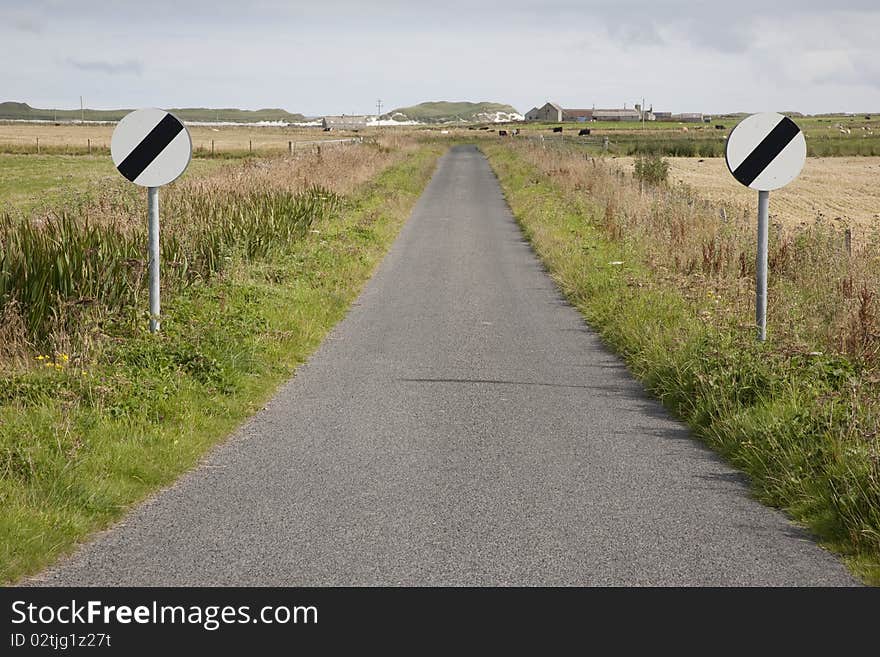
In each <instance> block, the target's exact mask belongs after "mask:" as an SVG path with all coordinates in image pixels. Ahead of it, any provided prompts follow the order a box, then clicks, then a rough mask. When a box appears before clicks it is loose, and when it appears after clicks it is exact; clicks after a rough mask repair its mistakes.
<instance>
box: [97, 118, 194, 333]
mask: <svg viewBox="0 0 880 657" xmlns="http://www.w3.org/2000/svg"><path fill="white" fill-rule="evenodd" d="M110 154H111V155H112V157H113V163H114V164H115V165H116V168H117V169H119V173H121V174H122V175H123V176H125V177H126V178H127V179H128V180H130V181H131V182H133V183H134V184H135V185H140V186H141V187H146V188H147V216H148V233H147V234H148V241H149V245H148V252H149V278H150V332H151V333H155V332H157V331H158V330H159V315H160V303H159V255H160V253H159V251H160V248H159V247H160V244H159V187H161V186H162V185H167V184H168V183H170V182H172V181H174V180H176V179H177V178H178V177H179V176H180V175H181V174H182V173H183V172H184V171H185V170H186V167H187V166H189V161H190V159H191V158H192V139H191V138H190V136H189V132H188V131H187V129H186V128H185V127H184V125H183V123H181V122H180V121H179V120H178V119H177V117H175V116H174V115H172V114H170V113H168V112H166V111H165V110H160V109H155V108H149V109H140V110H135V111H134V112H132V113H131V114H128V115H127V116H125V117H124V118H123V119H122V120H121V121H120V122H119V125H117V126H116V129H115V130H114V131H113V139H112V140H111V142H110Z"/></svg>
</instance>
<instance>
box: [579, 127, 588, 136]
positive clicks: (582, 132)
mask: <svg viewBox="0 0 880 657" xmlns="http://www.w3.org/2000/svg"><path fill="white" fill-rule="evenodd" d="M589 134H590V129H589V128H581V129H580V130H578V137H587V136H588V135H589Z"/></svg>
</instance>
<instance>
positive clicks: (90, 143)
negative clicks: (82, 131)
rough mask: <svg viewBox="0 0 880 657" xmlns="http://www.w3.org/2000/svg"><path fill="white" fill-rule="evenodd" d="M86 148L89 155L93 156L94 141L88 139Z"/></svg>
mask: <svg viewBox="0 0 880 657" xmlns="http://www.w3.org/2000/svg"><path fill="white" fill-rule="evenodd" d="M86 146H87V148H88V149H89V155H91V154H92V140H91V139H86Z"/></svg>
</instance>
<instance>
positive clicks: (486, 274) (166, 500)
mask: <svg viewBox="0 0 880 657" xmlns="http://www.w3.org/2000/svg"><path fill="white" fill-rule="evenodd" d="M32 583H36V584H44V585H110V586H115V585H167V586H189V585H260V586H293V585H374V584H384V585H685V586H687V585H826V586H827V585H853V584H856V583H857V582H856V581H855V580H854V579H853V578H852V577H851V576H850V575H849V574H848V572H847V570H846V569H845V568H844V566H843V565H842V563H841V562H840V560H839V559H838V558H836V557H835V556H833V555H832V554H830V553H829V552H827V551H825V550H823V549H821V548H820V547H818V546H817V545H816V543H815V541H814V540H813V539H812V538H811V537H810V535H809V534H808V533H807V532H805V531H804V530H802V529H799V528H798V527H796V526H794V525H793V524H792V523H791V522H790V521H789V520H788V519H787V518H786V517H785V516H784V515H783V514H782V513H780V512H778V511H775V510H772V509H769V508H767V507H764V506H762V505H761V504H759V503H758V502H757V501H755V500H754V499H752V498H751V496H750V494H749V489H748V485H747V482H746V480H745V479H744V477H743V476H742V475H740V474H738V473H737V472H736V471H734V470H732V469H731V468H730V467H728V466H727V465H725V464H724V463H723V462H722V461H721V460H720V459H719V458H718V457H717V456H716V455H714V454H713V453H712V452H711V451H709V450H708V449H707V448H705V447H704V446H702V445H701V444H700V443H699V442H697V441H696V440H695V439H694V438H693V437H691V436H690V434H689V432H688V430H687V428H686V427H685V426H683V425H682V424H681V423H679V422H677V421H674V420H673V419H671V418H670V417H669V415H668V414H667V413H666V412H665V411H664V409H663V408H662V406H661V405H660V404H659V403H658V402H656V401H654V400H652V399H651V398H650V397H649V396H648V395H647V394H646V393H645V392H644V390H643V389H642V387H641V386H640V384H639V383H638V382H637V381H635V380H634V379H633V377H632V376H631V375H630V374H629V372H628V371H627V369H626V367H625V366H624V365H623V364H622V363H621V361H620V360H619V359H618V358H617V357H615V356H614V355H613V354H612V353H610V352H609V351H608V350H607V349H606V348H605V347H604V346H603V345H602V343H601V341H600V340H599V338H598V337H597V336H596V334H595V333H594V332H593V331H592V330H590V328H589V327H588V326H587V325H586V324H585V323H584V321H583V319H582V318H581V316H580V315H579V314H578V312H577V311H576V310H574V309H573V308H572V307H571V306H570V305H569V304H568V303H566V301H565V300H564V299H563V298H562V297H561V296H560V294H559V292H558V291H557V289H556V288H555V287H554V284H553V282H552V280H551V279H550V277H549V276H548V274H547V273H546V272H545V271H544V269H543V268H542V266H541V264H540V263H539V261H538V260H537V258H536V257H535V255H534V254H533V252H532V251H531V249H530V247H529V245H528V244H527V243H526V242H525V241H524V240H523V236H522V234H521V232H520V230H519V228H518V227H517V225H516V223H515V222H514V219H513V217H512V216H511V213H510V210H509V209H508V207H507V205H506V203H505V201H504V198H503V196H502V192H501V189H500V187H499V185H498V182H497V180H496V178H495V176H494V175H493V173H492V171H491V169H490V167H489V165H488V163H487V161H486V159H485V158H484V157H483V155H482V154H481V153H480V152H479V151H478V150H477V149H476V148H474V147H470V146H458V147H454V148H453V149H451V151H449V152H448V153H447V154H446V155H445V156H444V157H443V158H442V159H441V161H440V164H439V166H438V169H437V171H436V173H435V175H434V177H433V179H432V180H431V182H430V184H429V185H428V187H427V188H426V190H425V192H424V194H423V195H422V197H421V199H420V200H419V202H418V204H417V206H416V208H415V210H414V211H413V214H412V216H411V217H410V219H409V221H408V222H407V224H406V226H405V227H404V228H403V230H402V232H401V234H400V236H399V238H398V239H397V241H396V242H395V244H394V245H393V247H392V249H391V251H390V252H389V254H388V256H387V257H386V258H385V260H384V261H383V263H382V264H381V266H380V267H379V268H378V270H377V272H376V274H375V276H374V277H373V278H372V280H371V281H370V282H369V283H368V284H367V286H366V287H365V289H364V291H363V293H362V294H361V296H360V297H359V299H358V301H357V302H356V303H355V305H354V306H353V307H352V309H351V311H350V312H349V314H348V315H347V316H346V318H345V319H344V320H343V321H342V322H341V323H340V324H339V325H338V326H336V328H335V329H334V330H333V331H332V332H331V333H330V335H329V336H328V338H327V339H326V340H325V342H324V343H323V345H322V346H321V347H320V349H319V350H318V351H317V352H316V353H315V354H314V355H313V356H312V358H311V359H310V360H309V362H308V363H306V364H305V365H303V366H302V367H301V368H300V369H299V370H298V371H297V373H296V376H295V377H294V378H293V379H291V380H290V381H289V382H288V383H286V384H285V385H284V386H283V387H282V388H281V389H280V390H279V391H278V393H277V395H276V396H275V397H274V399H273V400H272V401H271V403H270V404H269V405H268V406H267V407H266V408H265V409H264V410H262V411H261V412H260V413H258V414H257V415H256V416H255V417H253V418H252V419H251V420H249V421H248V422H247V423H246V424H245V425H243V426H242V427H241V428H240V429H239V430H238V431H237V432H236V433H235V435H233V436H232V437H231V438H230V439H229V440H227V441H226V442H224V443H223V444H222V445H220V446H219V447H217V448H216V449H214V450H213V451H212V452H211V453H210V454H209V455H208V456H207V457H206V458H205V460H204V461H203V463H202V464H201V466H200V467H198V468H196V469H195V470H193V471H191V472H190V473H188V474H186V475H184V476H183V477H182V478H181V479H180V480H179V481H178V482H177V483H176V484H175V485H173V486H172V487H170V488H168V489H166V490H163V491H161V492H160V493H158V494H157V495H155V496H154V497H153V498H151V499H150V500H148V501H147V502H145V503H144V504H142V505H140V506H139V507H137V508H135V509H133V510H132V511H131V512H130V513H129V514H128V516H127V517H126V518H125V519H124V520H123V521H122V522H120V523H119V524H118V525H116V526H115V527H113V528H112V529H110V530H108V531H106V532H103V533H101V534H99V535H97V536H95V537H93V539H92V540H90V541H89V542H88V543H87V544H85V545H84V546H82V547H81V548H80V549H79V550H78V551H77V552H76V553H75V554H74V555H73V556H71V557H69V558H68V559H66V560H64V561H62V562H61V563H59V564H58V565H57V566H56V567H54V568H52V569H50V570H49V571H47V572H45V573H43V574H42V575H41V576H39V577H37V578H35V579H34V581H33V582H32Z"/></svg>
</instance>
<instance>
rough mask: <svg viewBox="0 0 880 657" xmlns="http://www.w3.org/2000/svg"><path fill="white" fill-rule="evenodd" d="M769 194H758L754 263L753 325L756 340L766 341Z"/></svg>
mask: <svg viewBox="0 0 880 657" xmlns="http://www.w3.org/2000/svg"><path fill="white" fill-rule="evenodd" d="M769 219H770V192H758V258H757V260H756V261H755V274H756V276H755V324H756V325H757V327H758V340H760V341H761V342H763V341H764V340H766V339H767V241H768V240H767V236H768V235H767V234H768V223H769Z"/></svg>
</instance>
